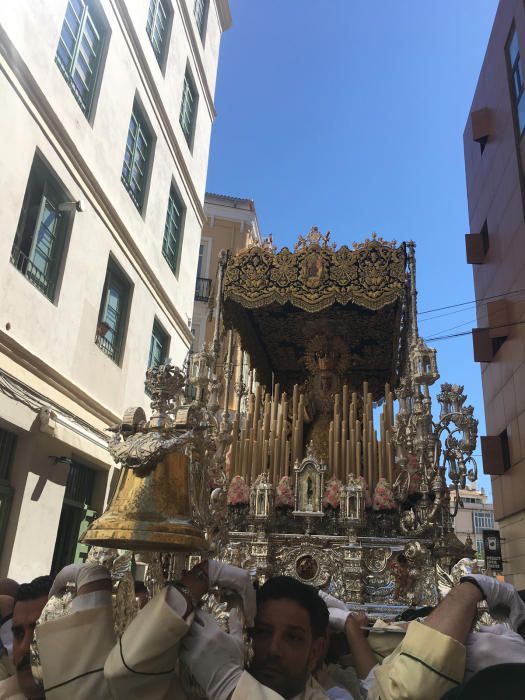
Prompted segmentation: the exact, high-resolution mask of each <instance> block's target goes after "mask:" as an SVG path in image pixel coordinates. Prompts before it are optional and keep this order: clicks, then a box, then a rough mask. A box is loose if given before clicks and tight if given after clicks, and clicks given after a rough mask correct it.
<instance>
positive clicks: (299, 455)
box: [297, 394, 304, 461]
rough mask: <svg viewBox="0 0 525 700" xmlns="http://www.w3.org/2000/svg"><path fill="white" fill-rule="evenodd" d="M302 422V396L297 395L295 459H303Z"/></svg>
mask: <svg viewBox="0 0 525 700" xmlns="http://www.w3.org/2000/svg"><path fill="white" fill-rule="evenodd" d="M303 421H304V394H300V395H299V411H298V417H297V459H298V460H299V461H301V460H302V458H303Z"/></svg>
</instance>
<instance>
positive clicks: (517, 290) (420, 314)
mask: <svg viewBox="0 0 525 700" xmlns="http://www.w3.org/2000/svg"><path fill="white" fill-rule="evenodd" d="M523 292H525V288H524V289H516V290H515V291H513V292H504V293H503V294H494V295H492V296H490V297H481V298H480V299H474V300H473V301H462V302H460V303H459V304H449V305H448V306H439V307H437V308H435V309H427V310H426V311H418V314H417V315H418V316H423V314H431V313H434V311H447V310H448V309H456V308H458V307H460V306H469V305H470V304H479V303H480V302H482V301H490V300H491V299H500V298H501V297H508V296H510V295H511V294H521V293H523ZM436 318H437V317H436Z"/></svg>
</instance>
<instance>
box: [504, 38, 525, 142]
mask: <svg viewBox="0 0 525 700" xmlns="http://www.w3.org/2000/svg"><path fill="white" fill-rule="evenodd" d="M507 58H508V63H509V70H510V77H511V82H512V87H511V89H512V93H513V96H514V109H515V111H516V118H517V122H518V129H519V135H520V136H521V135H522V134H523V131H524V130H525V97H524V96H523V95H524V93H525V82H524V78H523V69H522V67H521V57H520V49H519V45H518V35H517V33H516V29H515V28H513V30H512V32H511V35H510V38H509V41H508V43H507Z"/></svg>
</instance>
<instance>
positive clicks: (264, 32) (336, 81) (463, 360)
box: [207, 0, 497, 489]
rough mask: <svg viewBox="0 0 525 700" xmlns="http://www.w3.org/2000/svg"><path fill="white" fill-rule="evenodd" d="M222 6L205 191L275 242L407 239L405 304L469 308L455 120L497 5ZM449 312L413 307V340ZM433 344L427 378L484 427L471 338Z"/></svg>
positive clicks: (476, 0)
mask: <svg viewBox="0 0 525 700" xmlns="http://www.w3.org/2000/svg"><path fill="white" fill-rule="evenodd" d="M230 7H231V11H232V15H233V26H232V27H231V28H230V29H229V30H228V31H227V32H226V33H225V34H224V35H223V40H222V46H221V56H220V62H219V75H218V83H217V91H216V107H217V119H216V122H215V125H214V129H213V135H212V144H211V152H210V164H209V172H208V183H207V189H208V191H211V192H217V193H221V194H228V195H233V196H238V197H249V198H251V199H253V200H254V201H255V205H256V209H257V214H258V218H259V223H260V225H261V231H262V233H263V235H267V234H269V233H272V234H273V237H274V242H275V243H276V244H277V245H278V247H281V246H283V245H287V246H289V247H292V246H293V243H294V242H295V240H296V239H297V236H298V234H305V233H307V232H308V231H309V230H310V228H311V227H312V226H318V227H319V228H320V229H321V230H322V231H323V232H324V231H327V230H330V231H331V232H332V240H333V241H335V242H337V244H338V245H342V244H347V245H349V244H351V243H352V241H356V240H363V239H364V238H366V237H367V236H369V235H370V234H371V233H372V231H376V232H377V233H378V234H379V235H382V236H383V237H384V238H386V239H389V240H391V239H396V240H398V241H402V240H410V239H412V240H414V241H415V242H416V244H417V249H416V254H417V266H418V267H417V274H418V291H419V296H418V304H419V310H420V311H425V310H428V309H434V308H437V307H442V306H446V305H450V304H457V303H459V302H465V301H471V300H472V299H473V298H474V292H473V284H472V271H471V269H470V266H468V265H467V263H466V261H465V247H464V234H465V233H467V232H468V210H467V201H466V190H465V173H464V161H463V129H464V126H465V122H466V119H467V116H468V112H469V108H470V104H471V101H472V97H473V94H474V89H475V86H476V82H477V78H478V75H479V71H480V68H481V64H482V61H483V57H484V54H485V49H486V46H487V42H488V38H489V34H490V30H491V27H492V23H493V20H494V16H495V13H496V8H497V0H459V1H458V0H440V2H429V1H428V0H427V1H425V0H230ZM450 311H454V313H450ZM450 311H449V312H444V311H442V312H436V313H435V314H429V315H423V316H422V317H421V319H420V333H421V335H423V336H424V337H431V336H433V335H438V334H439V335H441V331H445V332H452V333H455V332H460V331H462V330H468V329H470V328H472V327H473V326H474V325H475V316H476V314H475V309H474V306H473V305H469V306H467V307H464V308H462V309H461V311H460V312H457V311H456V310H454V309H451V310H450ZM443 314H448V315H443ZM438 316H440V317H439V318H437V317H438ZM423 319H425V320H423ZM449 329H452V330H450V331H449ZM435 347H437V348H438V363H439V369H440V372H441V380H442V381H449V382H451V383H461V384H464V385H465V391H466V392H467V394H468V397H469V401H470V402H471V403H472V404H473V405H474V406H475V409H476V414H477V416H478V418H479V419H480V434H482V435H483V434H485V421H484V416H483V399H482V391H481V379H480V368H479V365H477V364H475V363H474V361H473V356H472V340H471V337H470V336H468V335H467V336H465V337H460V338H454V339H451V340H444V341H439V342H436V343H435ZM479 451H480V450H479V446H478V449H477V450H476V452H479ZM479 484H480V485H483V486H484V487H485V488H487V489H489V488H490V479H489V478H488V477H482V478H481V479H480V481H479Z"/></svg>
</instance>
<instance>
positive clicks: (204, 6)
mask: <svg viewBox="0 0 525 700" xmlns="http://www.w3.org/2000/svg"><path fill="white" fill-rule="evenodd" d="M209 6H210V0H195V3H194V5H193V16H194V17H195V22H196V23H197V29H198V30H199V34H200V37H201V39H202V41H204V37H205V36H206V22H207V20H208V9H209Z"/></svg>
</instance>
